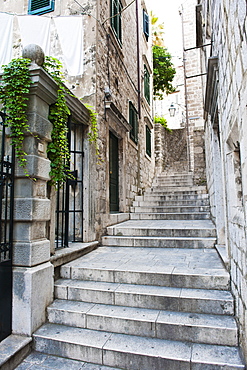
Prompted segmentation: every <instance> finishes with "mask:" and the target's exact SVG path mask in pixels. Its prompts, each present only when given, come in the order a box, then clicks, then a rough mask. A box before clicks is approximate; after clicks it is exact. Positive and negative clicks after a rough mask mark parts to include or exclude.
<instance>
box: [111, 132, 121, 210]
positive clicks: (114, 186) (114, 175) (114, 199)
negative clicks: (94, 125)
mask: <svg viewBox="0 0 247 370" xmlns="http://www.w3.org/2000/svg"><path fill="white" fill-rule="evenodd" d="M109 151H110V153H109V171H110V212H118V211H119V201H118V138H117V137H116V136H115V135H113V134H112V133H111V132H110V144H109Z"/></svg>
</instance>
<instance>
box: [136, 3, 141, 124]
mask: <svg viewBox="0 0 247 370" xmlns="http://www.w3.org/2000/svg"><path fill="white" fill-rule="evenodd" d="M138 15H139V12H138V0H136V54H137V58H136V59H137V88H138V115H139V119H140V118H141V77H140V40H139V38H140V36H139V16H138Z"/></svg>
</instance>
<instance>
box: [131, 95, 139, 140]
mask: <svg viewBox="0 0 247 370" xmlns="http://www.w3.org/2000/svg"><path fill="white" fill-rule="evenodd" d="M129 124H130V126H131V130H130V132H129V136H130V139H131V140H132V141H134V143H135V144H137V143H138V112H137V110H136V108H135V106H134V104H133V103H132V102H131V101H129Z"/></svg>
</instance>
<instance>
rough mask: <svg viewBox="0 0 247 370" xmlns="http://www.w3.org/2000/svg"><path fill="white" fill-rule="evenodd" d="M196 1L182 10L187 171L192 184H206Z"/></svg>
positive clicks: (192, 0) (188, 3)
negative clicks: (192, 177)
mask: <svg viewBox="0 0 247 370" xmlns="http://www.w3.org/2000/svg"><path fill="white" fill-rule="evenodd" d="M197 4H198V2H197V1H196V0H186V1H185V2H183V4H182V7H181V18H182V23H183V46H184V73H185V101H186V106H187V119H186V121H187V137H188V161H189V169H190V171H193V172H194V178H195V180H194V181H195V183H196V184H199V183H203V182H204V183H205V182H206V175H205V155H204V120H203V90H202V76H200V74H201V61H200V49H198V48H196V46H197V44H196V5H197Z"/></svg>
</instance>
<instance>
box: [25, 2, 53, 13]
mask: <svg viewBox="0 0 247 370" xmlns="http://www.w3.org/2000/svg"><path fill="white" fill-rule="evenodd" d="M54 2H55V0H29V1H28V14H37V15H39V14H44V13H49V12H52V11H53V10H54Z"/></svg>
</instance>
